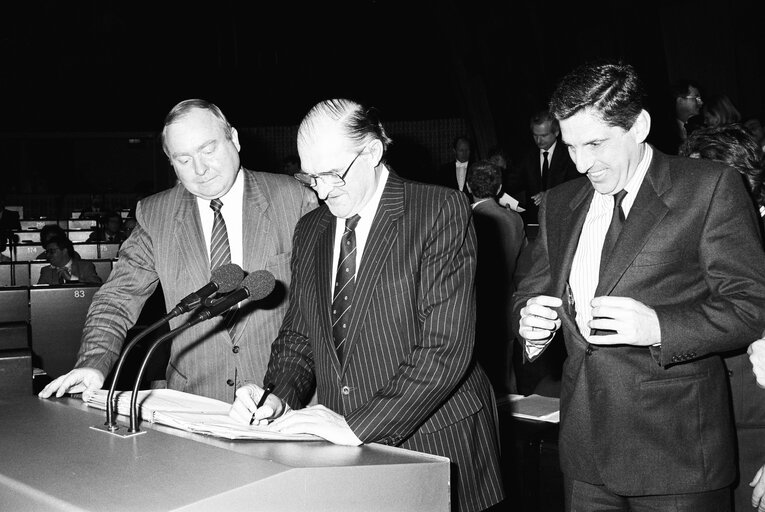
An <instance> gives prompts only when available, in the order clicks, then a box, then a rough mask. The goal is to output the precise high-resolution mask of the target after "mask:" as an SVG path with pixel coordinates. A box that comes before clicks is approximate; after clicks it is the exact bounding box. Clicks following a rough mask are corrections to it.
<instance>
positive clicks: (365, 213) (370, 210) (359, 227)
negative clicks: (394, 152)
mask: <svg viewBox="0 0 765 512" xmlns="http://www.w3.org/2000/svg"><path fill="white" fill-rule="evenodd" d="M387 182H388V169H387V168H386V167H385V166H384V165H383V166H382V170H381V171H380V181H378V182H377V188H376V189H375V193H374V195H373V196H372V197H371V198H370V199H369V202H368V203H367V204H365V205H364V207H363V208H362V209H361V211H359V217H360V218H359V223H358V224H356V230H355V232H356V275H358V274H359V270H360V269H361V256H362V255H363V254H364V247H365V246H366V244H367V238H369V231H370V230H371V229H372V221H373V220H374V218H375V213H377V207H378V206H379V205H380V198H382V193H383V190H384V189H385V184H386V183H387ZM344 232H345V219H335V244H334V249H333V250H332V275H331V276H330V277H331V281H330V282H329V296H330V300H332V299H331V298H332V295H333V293H334V290H335V275H336V274H337V260H338V259H339V258H340V241H341V239H342V237H343V233H344Z"/></svg>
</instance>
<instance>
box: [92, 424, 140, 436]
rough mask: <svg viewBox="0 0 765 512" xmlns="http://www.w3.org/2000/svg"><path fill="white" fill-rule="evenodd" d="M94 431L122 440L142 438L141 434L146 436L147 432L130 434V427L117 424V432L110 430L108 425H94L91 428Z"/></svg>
mask: <svg viewBox="0 0 765 512" xmlns="http://www.w3.org/2000/svg"><path fill="white" fill-rule="evenodd" d="M90 428H91V429H93V430H98V431H99V432H103V433H105V434H110V435H113V436H115V437H121V438H123V439H124V438H128V437H135V436H140V435H141V434H145V433H146V431H145V430H139V431H138V432H129V430H130V427H128V426H127V425H120V424H117V428H116V429H115V430H112V429H110V428H109V427H108V426H106V425H93V426H92V427H90Z"/></svg>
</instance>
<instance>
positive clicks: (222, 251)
mask: <svg viewBox="0 0 765 512" xmlns="http://www.w3.org/2000/svg"><path fill="white" fill-rule="evenodd" d="M222 207H223V201H221V200H220V199H213V200H212V201H210V208H211V209H212V211H213V216H214V219H213V228H212V236H211V237H210V270H211V271H212V270H215V269H216V268H218V267H220V266H221V265H226V264H228V263H231V247H230V246H229V244H228V231H226V221H225V220H224V219H223V214H221V212H220V209H221V208H222ZM238 309H239V306H238V305H237V306H234V307H233V308H231V309H230V310H228V311H227V312H226V314H225V315H224V324H225V325H226V329H228V333H229V335H231V341H234V340H235V339H236V312H237V310H238Z"/></svg>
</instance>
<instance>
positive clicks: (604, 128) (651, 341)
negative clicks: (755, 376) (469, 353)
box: [514, 63, 765, 512]
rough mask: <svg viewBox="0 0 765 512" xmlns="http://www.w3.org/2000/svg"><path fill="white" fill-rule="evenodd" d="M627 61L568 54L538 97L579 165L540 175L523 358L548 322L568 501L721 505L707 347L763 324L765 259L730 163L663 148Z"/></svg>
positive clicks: (525, 258) (578, 506)
mask: <svg viewBox="0 0 765 512" xmlns="http://www.w3.org/2000/svg"><path fill="white" fill-rule="evenodd" d="M642 101H643V91H642V87H641V85H640V82H639V79H638V77H637V74H636V72H635V70H634V68H633V67H632V66H630V65H627V64H623V63H592V64H586V65H583V66H581V67H579V68H577V69H576V70H574V71H573V72H571V73H570V74H569V75H567V76H566V77H564V78H563V80H562V81H561V82H560V84H559V85H558V88H557V89H556V91H555V92H554V93H553V96H552V99H551V100H550V111H551V112H552V113H553V114H554V115H555V117H556V118H557V119H558V120H559V121H560V128H561V133H562V138H563V142H564V143H565V144H566V146H568V150H569V152H570V154H571V157H572V159H573V161H574V162H575V163H576V166H577V169H578V170H579V172H581V173H582V174H586V175H587V178H588V180H576V181H571V182H568V183H565V184H563V185H561V186H559V187H557V188H555V189H553V190H550V191H549V192H548V193H547V194H546V196H545V198H544V200H543V201H542V203H541V205H540V210H539V224H540V233H539V236H538V237H537V239H536V240H535V241H534V243H532V244H531V246H530V247H529V248H530V250H528V251H525V252H524V254H523V255H522V256H521V262H520V264H519V269H518V273H519V275H520V276H521V279H520V282H519V286H518V291H517V292H516V294H515V296H514V311H515V315H516V318H517V319H518V318H519V323H518V324H517V325H518V326H519V331H518V334H519V340H521V342H522V344H523V347H524V354H525V357H526V358H527V359H528V360H533V359H534V358H536V357H538V356H539V354H540V353H542V352H543V351H544V350H545V349H546V348H547V347H548V345H549V341H550V339H551V338H552V336H553V334H554V333H555V332H556V331H557V330H558V329H561V328H562V330H563V332H564V334H565V336H564V339H565V342H566V349H567V352H568V358H567V359H566V361H565V363H564V368H563V380H562V389H561V425H560V442H559V447H560V459H561V468H562V470H563V473H564V476H565V481H566V498H567V500H566V502H567V507H568V510H588V511H591V510H624V511H628V510H634V511H638V510H640V511H642V510H657V511H658V510H661V511H664V510H666V511H694V512H699V511H701V512H704V511H709V512H713V511H714V512H720V511H726V510H730V489H729V485H730V484H731V483H732V482H733V480H734V478H735V476H736V465H735V449H734V446H735V442H734V430H733V424H732V421H731V414H730V404H729V399H728V390H727V383H726V375H725V370H724V366H723V363H722V359H721V357H720V355H719V354H720V353H721V352H725V351H727V350H732V349H735V348H738V347H740V346H745V345H746V344H747V343H749V342H751V341H752V340H754V339H755V338H757V337H758V335H759V334H760V333H761V332H762V330H763V327H765V258H764V257H763V256H764V255H763V251H762V248H761V245H760V241H759V235H758V228H757V219H756V218H755V214H754V209H753V208H752V207H751V203H750V202H749V199H748V196H747V192H746V190H745V188H744V185H743V183H742V181H741V178H740V176H739V175H738V173H737V172H736V171H734V170H733V169H730V168H728V167H725V166H723V165H721V164H718V163H715V162H712V161H704V160H691V159H685V158H668V157H667V156H665V155H664V154H662V153H661V152H659V151H658V150H656V149H654V148H652V147H651V146H650V145H648V144H646V143H645V139H646V137H647V135H648V133H649V130H650V126H651V118H650V116H649V114H648V112H646V111H645V110H644V109H643V106H642Z"/></svg>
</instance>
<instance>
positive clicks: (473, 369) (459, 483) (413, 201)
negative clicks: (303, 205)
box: [266, 173, 502, 510]
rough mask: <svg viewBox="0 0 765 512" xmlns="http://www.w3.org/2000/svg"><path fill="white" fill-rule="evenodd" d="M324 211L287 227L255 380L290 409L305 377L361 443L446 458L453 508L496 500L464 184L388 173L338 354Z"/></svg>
mask: <svg viewBox="0 0 765 512" xmlns="http://www.w3.org/2000/svg"><path fill="white" fill-rule="evenodd" d="M334 233H335V217H334V216H333V215H332V214H331V213H330V211H329V209H328V208H327V207H326V206H324V207H320V208H318V209H317V210H314V211H313V212H311V213H309V214H308V215H306V216H305V217H303V219H301V221H300V223H299V224H298V226H297V228H296V230H295V249H294V253H293V259H292V275H293V290H292V295H291V300H290V305H289V309H288V311H287V315H286V316H285V318H284V324H283V325H282V329H281V331H280V333H279V337H278V338H277V340H276V341H275V342H274V344H273V346H272V354H271V361H270V363H269V369H268V374H267V376H266V381H268V382H273V383H275V384H276V389H277V394H278V395H279V396H280V397H281V398H283V399H286V400H287V401H288V402H289V404H290V405H291V406H292V407H300V406H301V404H303V403H305V402H306V401H307V399H308V397H309V396H310V393H311V390H312V388H313V386H314V384H315V385H316V387H317V392H318V400H319V403H322V404H324V405H326V406H327V407H329V408H331V409H332V410H334V411H337V412H339V413H340V414H343V415H344V416H345V418H346V420H347V421H348V424H349V425H350V427H351V429H352V430H353V432H354V433H355V434H356V435H357V436H358V437H359V439H361V440H362V441H364V442H378V443H383V444H389V445H398V446H402V447H404V448H409V449H413V450H418V451H422V452H427V453H433V454H438V455H442V456H446V457H449V458H450V459H451V460H452V462H454V463H456V467H457V480H456V482H454V483H456V485H453V486H452V487H453V488H457V489H458V491H457V492H458V497H459V506H460V510H480V509H483V508H486V507H488V506H490V505H492V504H493V503H496V502H498V501H499V500H500V499H501V498H502V487H501V480H500V470H499V464H498V457H499V453H498V443H497V432H496V409H495V404H494V399H493V395H492V392H491V389H490V385H489V382H488V380H487V378H486V375H485V374H484V372H483V370H482V369H481V368H480V367H478V366H476V365H475V364H474V362H473V343H474V325H475V324H474V322H475V293H474V275H475V265H476V240H475V231H474V229H473V225H472V222H471V218H470V207H469V205H468V202H467V199H466V197H465V195H464V194H462V193H459V192H457V191H454V190H449V189H446V188H443V187H436V186H432V185H425V184H420V183H414V182H410V181H405V180H403V179H401V178H400V177H398V176H396V175H394V174H393V173H391V174H390V175H389V178H388V182H387V184H386V186H385V190H384V192H383V195H382V198H381V201H380V206H379V208H378V211H377V214H376V215H375V219H374V221H373V223H372V229H371V231H370V233H369V238H368V240H367V243H366V247H365V249H364V253H363V255H362V259H361V265H360V267H359V272H358V274H357V286H356V296H355V298H354V301H353V313H352V317H351V319H350V325H349V331H348V341H347V342H346V344H347V348H346V350H345V357H344V361H343V364H342V365H341V364H340V362H339V361H338V358H337V355H336V352H335V348H334V343H333V339H332V327H331V318H330V307H331V300H332V299H331V297H330V296H331V291H330V283H331V281H332V276H331V275H330V274H331V272H332V251H333V241H334Z"/></svg>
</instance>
